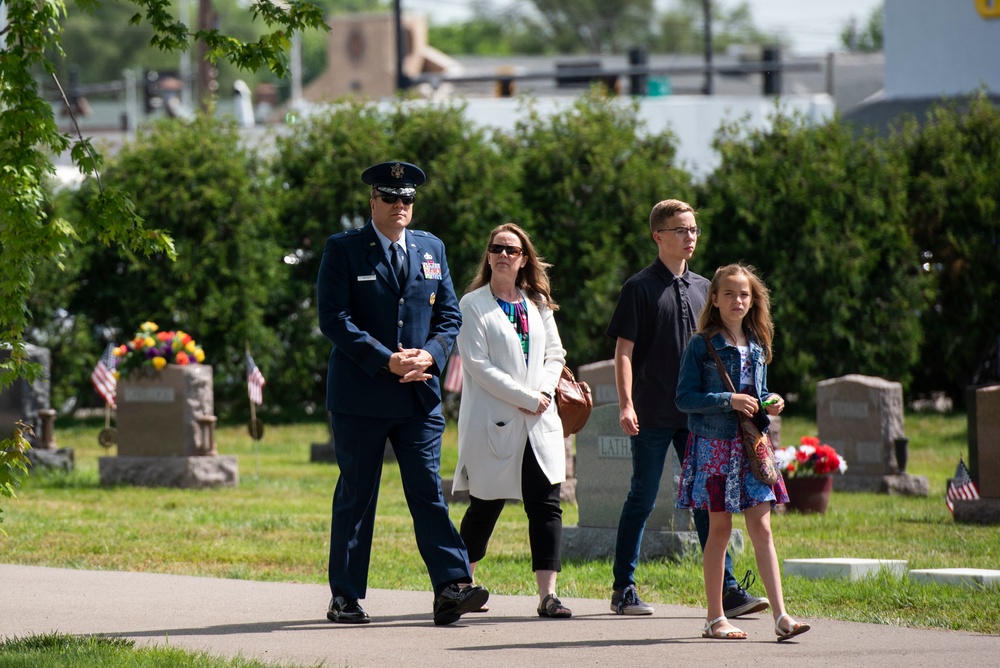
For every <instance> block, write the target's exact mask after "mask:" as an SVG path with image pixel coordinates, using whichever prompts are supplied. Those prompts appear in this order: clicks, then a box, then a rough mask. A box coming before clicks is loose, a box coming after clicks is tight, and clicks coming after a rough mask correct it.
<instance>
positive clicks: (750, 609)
mask: <svg viewBox="0 0 1000 668" xmlns="http://www.w3.org/2000/svg"><path fill="white" fill-rule="evenodd" d="M756 579H757V578H756V577H754V574H753V573H752V572H751V571H747V573H746V575H744V576H743V581H742V582H741V583H740V584H738V585H736V586H735V587H733V588H732V589H729V590H727V591H726V592H725V593H724V594H723V596H722V610H723V612H724V613H725V615H726V617H740V616H742V615H749V614H752V613H754V612H760V611H761V610H766V609H767V607H768V606H769V605H771V602H770V601H768V600H767V599H766V598H763V597H758V596H751V595H750V594H749V593H747V589H749V588H750V587H751V586H753V583H754V581H755V580H756Z"/></svg>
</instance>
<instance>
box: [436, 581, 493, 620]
mask: <svg viewBox="0 0 1000 668" xmlns="http://www.w3.org/2000/svg"><path fill="white" fill-rule="evenodd" d="M489 598H490V593H489V592H488V591H486V587H480V586H479V585H469V586H468V587H460V586H459V585H457V584H451V585H448V586H447V587H446V588H445V590H444V591H443V592H441V593H440V594H438V595H437V596H436V597H435V598H434V625H435V626H446V625H448V624H454V623H455V622H457V621H458V619H459V617H461V616H462V615H464V614H465V613H467V612H475V611H477V610H479V609H480V608H482V607H483V606H484V605H485V604H486V601H488V600H489Z"/></svg>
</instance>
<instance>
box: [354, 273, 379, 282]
mask: <svg viewBox="0 0 1000 668" xmlns="http://www.w3.org/2000/svg"><path fill="white" fill-rule="evenodd" d="M374 280H375V274H368V275H367V276H358V281H359V282H360V281H374Z"/></svg>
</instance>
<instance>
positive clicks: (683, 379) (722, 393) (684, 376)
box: [676, 333, 771, 439]
mask: <svg viewBox="0 0 1000 668" xmlns="http://www.w3.org/2000/svg"><path fill="white" fill-rule="evenodd" d="M712 344H713V345H714V346H715V349H716V350H717V351H718V352H719V357H720V358H721V359H722V363H723V365H725V367H726V369H727V370H728V371H729V377H730V379H732V381H733V386H734V387H735V388H737V391H739V387H740V352H739V350H737V349H736V346H733V345H730V344H729V343H728V342H727V341H726V339H725V337H724V336H722V334H721V333H720V334H716V335H715V336H713V337H712ZM749 344H750V359H751V361H752V363H753V379H754V386H755V387H756V389H757V396H758V397H759V398H760V399H761V400H763V399H767V397H768V395H770V394H771V393H770V392H769V391H768V389H767V365H766V364H765V363H764V349H763V348H761V347H760V345H759V344H758V343H757V342H756V341H755V340H753V339H751V340H750V341H749ZM732 397H733V394H732V392H729V391H728V390H727V389H726V388H725V385H724V384H723V382H722V377H721V376H720V375H719V368H718V366H716V364H715V358H713V357H712V353H710V352H709V351H708V348H707V347H706V346H705V339H704V337H702V336H701V335H700V334H695V335H694V336H692V337H691V340H690V341H689V342H688V345H687V348H686V349H685V350H684V356H683V357H682V358H681V370H680V375H679V377H678V379H677V397H676V403H677V408H679V409H681V410H682V411H684V412H685V413H687V414H688V430H690V431H691V432H693V433H697V434H700V435H701V436H706V437H708V438H724V439H734V438H736V437H737V435H738V434H739V418H738V417H737V415H736V412H735V411H734V410H733V409H732V407H731V406H730V404H731V402H732Z"/></svg>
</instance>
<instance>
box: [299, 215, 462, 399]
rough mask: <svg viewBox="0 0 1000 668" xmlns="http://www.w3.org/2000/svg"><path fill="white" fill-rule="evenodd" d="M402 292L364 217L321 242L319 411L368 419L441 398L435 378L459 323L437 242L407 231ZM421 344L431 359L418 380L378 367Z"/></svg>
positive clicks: (438, 373)
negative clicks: (323, 348) (323, 391)
mask: <svg viewBox="0 0 1000 668" xmlns="http://www.w3.org/2000/svg"><path fill="white" fill-rule="evenodd" d="M406 242H407V244H408V247H407V253H406V257H407V262H408V267H407V272H406V276H407V279H406V285H404V286H403V288H402V290H400V288H398V287H397V286H396V279H395V277H394V276H393V275H392V269H391V268H390V267H389V263H388V261H387V260H386V257H385V253H384V252H383V250H382V245H381V244H380V243H379V240H378V237H377V236H376V234H375V228H374V226H373V223H372V221H371V220H369V221H368V224H367V225H365V226H364V227H363V228H361V229H359V230H350V231H347V232H342V233H340V234H335V235H333V236H332V237H330V238H329V239H327V241H326V248H325V249H324V251H323V260H322V262H321V263H320V267H319V278H318V280H317V289H316V291H317V298H318V306H319V326H320V329H321V330H322V332H323V334H324V335H326V337H327V338H328V339H330V341H332V342H333V351H332V352H331V353H330V364H329V368H328V370H327V383H326V386H327V400H326V405H327V409H328V410H329V411H331V412H334V413H348V414H351V415H359V416H368V417H386V418H391V417H410V416H412V415H419V414H420V413H421V412H423V413H430V412H431V411H432V410H434V409H435V408H436V407H437V406H438V405H439V404H440V403H441V392H440V387H439V379H438V376H439V375H440V373H441V370H442V369H444V367H445V363H446V362H447V360H448V353H449V352H450V351H451V346H452V344H453V343H454V341H455V337H456V336H457V335H458V330H459V327H460V326H461V324H462V313H461V311H460V310H459V308H458V299H457V298H456V296H455V290H454V288H453V287H452V283H451V274H450V273H449V271H448V262H447V261H446V259H445V248H444V243H443V242H442V241H441V240H440V239H438V238H437V237H435V236H434V235H433V234H430V233H428V232H423V231H419V230H411V229H407V231H406ZM399 345H402V346H403V347H404V348H423V349H424V350H426V351H427V352H429V353H430V354H431V355H432V356H433V357H434V364H433V365H431V367H430V368H429V369H428V373H430V374H432V375H433V376H434V377H433V378H431V379H430V380H427V381H424V382H413V383H400V382H399V376H397V375H395V374H393V373H387V372H385V371H381V369H382V367H383V366H384V365H386V364H388V363H389V356H390V355H391V354H392V353H394V352H396V351H397V350H398V346H399Z"/></svg>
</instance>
